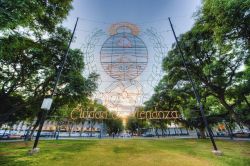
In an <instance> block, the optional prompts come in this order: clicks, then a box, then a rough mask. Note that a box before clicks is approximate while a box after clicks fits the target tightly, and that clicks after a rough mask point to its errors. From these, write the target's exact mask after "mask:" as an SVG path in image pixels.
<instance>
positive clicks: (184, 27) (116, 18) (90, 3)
mask: <svg viewBox="0 0 250 166" xmlns="http://www.w3.org/2000/svg"><path fill="white" fill-rule="evenodd" d="M200 6H201V0H74V1H73V9H72V10H71V11H70V14H69V16H68V17H67V19H66V20H65V21H64V22H63V25H64V26H65V27H67V28H69V29H71V30H72V29H73V27H74V24H75V21H76V18H77V17H79V22H78V25H77V29H76V33H75V41H74V43H73V44H72V46H71V47H72V48H79V49H81V50H82V51H83V53H84V61H85V64H86V67H85V72H84V73H83V74H84V75H88V73H91V72H97V73H98V74H99V75H100V79H99V81H98V85H99V88H98V91H97V92H96V94H95V95H94V97H93V98H97V99H101V101H102V102H103V104H104V105H106V106H107V107H108V108H109V109H110V110H111V111H117V112H121V113H122V115H127V114H128V113H130V112H132V111H133V110H134V108H135V106H139V105H142V104H143V103H144V102H145V101H146V100H148V99H149V98H150V96H151V95H152V94H153V92H154V87H155V86H156V85H157V83H158V82H159V80H160V79H161V77H162V75H163V74H164V73H163V72H162V70H161V62H162V59H163V58H164V56H167V51H169V49H170V48H171V45H172V43H174V38H173V34H172V32H171V29H170V26H169V22H168V17H170V18H171V21H172V23H173V25H174V28H175V31H176V34H177V35H179V34H182V33H185V32H186V31H188V30H189V29H190V28H191V27H192V25H193V23H194V17H192V16H194V14H195V12H197V10H198V9H199V7H200ZM119 22H129V23H132V24H134V25H136V26H137V27H138V28H139V29H140V33H139V34H138V36H137V37H139V38H140V39H141V40H142V41H143V42H144V43H145V45H146V47H147V49H148V54H147V56H148V64H147V67H146V69H145V70H144V71H143V73H142V74H141V75H140V76H139V77H137V78H136V79H134V80H129V81H117V80H115V79H113V78H111V77H110V76H109V75H108V74H107V73H106V72H105V71H104V70H103V67H102V65H101V63H100V58H101V55H100V52H101V49H102V45H103V43H104V42H105V41H106V39H108V38H109V37H110V34H109V33H108V29H109V28H110V26H111V25H112V24H115V23H119ZM153 35H156V36H157V37H153V38H152V36H153ZM154 39H159V41H160V43H161V45H160V47H161V49H158V46H157V47H156V45H157V42H156V40H154Z"/></svg>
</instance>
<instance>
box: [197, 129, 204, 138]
mask: <svg viewBox="0 0 250 166" xmlns="http://www.w3.org/2000/svg"><path fill="white" fill-rule="evenodd" d="M198 129H199V133H200V138H201V139H206V134H205V128H203V127H202V128H198Z"/></svg>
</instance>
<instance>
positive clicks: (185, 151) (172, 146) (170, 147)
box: [0, 139, 250, 166]
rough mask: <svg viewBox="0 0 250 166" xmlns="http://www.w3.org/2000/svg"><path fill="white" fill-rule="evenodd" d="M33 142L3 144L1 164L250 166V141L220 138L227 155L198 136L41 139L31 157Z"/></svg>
mask: <svg viewBox="0 0 250 166" xmlns="http://www.w3.org/2000/svg"><path fill="white" fill-rule="evenodd" d="M32 143H33V142H28V143H24V142H15V143H0V165H15V166H16V165H45V166H54V165H55V166H64V165H65V166H71V165H72V166H75V165H84V166H95V165H98V166H113V165H114V166H141V165H142V166H147V165H153V166H158V165H159V166H179V165H180V166H189V165H190V166H199V165H201V166H206V165H208V166H212V165H233V166H234V165H235V166H250V142H240V141H217V144H218V147H219V148H220V150H222V151H223V152H224V156H215V155H213V154H212V153H211V144H210V142H209V140H196V139H164V140H163V139H160V140H157V139H142V140H139V139H124V140H123V139H117V140H111V139H108V140H58V141H56V140H51V141H41V142H40V144H39V147H40V148H41V151H40V152H39V153H38V154H35V155H33V156H29V155H28V154H27V151H28V150H29V149H31V147H32Z"/></svg>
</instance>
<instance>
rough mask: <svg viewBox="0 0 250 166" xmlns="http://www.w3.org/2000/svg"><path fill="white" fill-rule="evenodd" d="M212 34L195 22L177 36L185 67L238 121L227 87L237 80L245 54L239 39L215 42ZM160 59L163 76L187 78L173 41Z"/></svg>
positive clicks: (197, 82) (179, 80)
mask: <svg viewBox="0 0 250 166" xmlns="http://www.w3.org/2000/svg"><path fill="white" fill-rule="evenodd" d="M212 35H213V31H211V29H208V28H207V27H204V25H203V24H202V23H200V22H197V23H196V24H195V25H194V27H193V28H192V29H191V30H190V31H189V32H187V33H185V34H183V35H182V36H181V37H180V43H182V49H183V52H184V56H185V57H186V62H187V67H188V70H189V71H190V73H191V75H192V77H193V79H194V80H195V82H196V84H198V85H199V86H202V87H203V88H206V90H207V91H208V93H210V94H211V95H213V96H215V97H216V98H217V99H218V100H219V101H220V103H221V104H222V105H223V106H224V107H225V109H226V110H227V111H228V112H229V114H230V115H231V117H233V118H234V120H235V121H237V122H238V123H240V122H239V118H238V115H237V114H238V113H237V112H236V110H235V105H236V104H237V103H236V102H234V101H233V100H229V89H230V88H231V87H233V86H234V85H236V84H238V83H240V81H241V80H239V79H238V76H239V75H240V73H241V71H240V70H239V69H240V67H241V66H242V65H244V62H245V60H246V58H247V56H248V54H247V52H246V51H245V50H244V49H243V47H242V45H241V44H240V43H234V42H233V41H228V42H229V43H230V44H229V45H226V46H220V45H217V44H216V43H215V42H214V40H213V38H212ZM163 63H164V66H163V68H164V70H165V71H166V73H167V77H170V78H173V80H174V81H175V83H176V84H178V82H185V81H188V78H187V76H186V73H185V69H184V68H183V67H181V66H183V64H182V59H181V57H180V55H179V51H178V49H177V48H176V46H175V45H174V46H173V49H172V50H171V51H170V52H169V53H168V56H167V57H166V58H165V59H164V62H163ZM240 102H243V101H240Z"/></svg>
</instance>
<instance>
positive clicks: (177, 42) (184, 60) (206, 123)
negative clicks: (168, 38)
mask: <svg viewBox="0 0 250 166" xmlns="http://www.w3.org/2000/svg"><path fill="white" fill-rule="evenodd" d="M168 20H169V23H170V27H171V29H172V32H173V35H174V38H175V41H176V45H177V47H178V49H179V52H180V55H181V59H182V62H183V65H184V67H185V70H186V74H187V76H188V79H189V81H190V83H191V85H192V88H193V92H194V95H195V98H196V101H197V104H198V105H199V109H200V112H201V116H202V119H203V122H204V124H205V126H206V128H207V131H208V134H209V138H210V140H211V142H212V145H213V149H214V150H213V151H212V152H213V153H214V154H216V155H222V152H221V151H219V150H218V148H217V146H216V143H215V141H214V137H213V134H212V131H211V129H210V127H209V125H208V121H207V118H206V116H205V113H204V109H203V105H202V103H201V97H200V95H199V93H198V90H197V89H196V87H195V84H194V82H193V79H192V77H191V75H190V73H189V70H188V68H187V64H186V59H185V57H184V54H183V52H182V49H181V47H180V45H179V41H178V39H177V37H176V34H175V31H174V28H173V25H172V22H171V19H170V17H168Z"/></svg>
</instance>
